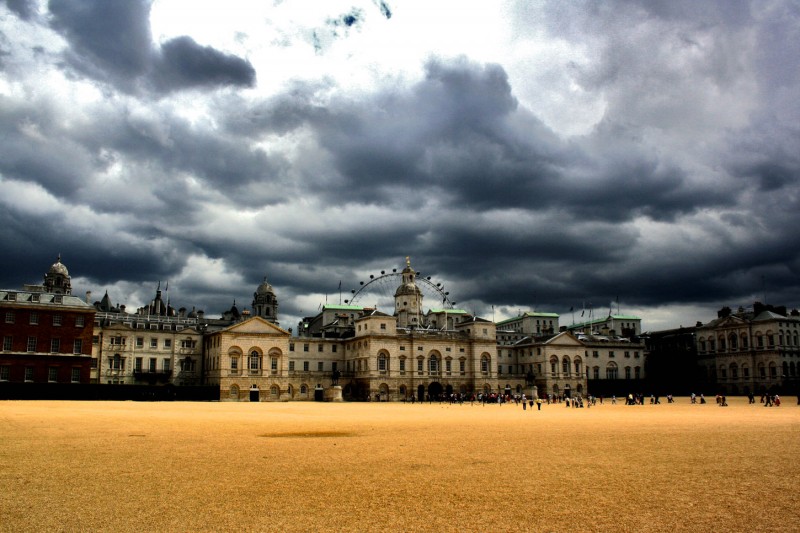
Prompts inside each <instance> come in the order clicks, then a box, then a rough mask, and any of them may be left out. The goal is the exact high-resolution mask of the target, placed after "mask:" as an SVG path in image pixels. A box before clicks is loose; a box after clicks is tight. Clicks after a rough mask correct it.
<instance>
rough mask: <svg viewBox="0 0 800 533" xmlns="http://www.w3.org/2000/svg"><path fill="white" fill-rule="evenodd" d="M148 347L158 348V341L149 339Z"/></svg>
mask: <svg viewBox="0 0 800 533" xmlns="http://www.w3.org/2000/svg"><path fill="white" fill-rule="evenodd" d="M150 347H151V348H158V339H155V338H152V339H150Z"/></svg>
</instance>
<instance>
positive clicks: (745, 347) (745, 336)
mask: <svg viewBox="0 0 800 533" xmlns="http://www.w3.org/2000/svg"><path fill="white" fill-rule="evenodd" d="M747 346H748V345H747V334H745V333H742V349H743V350H746V349H747Z"/></svg>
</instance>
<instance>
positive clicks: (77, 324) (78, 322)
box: [75, 315, 86, 328]
mask: <svg viewBox="0 0 800 533" xmlns="http://www.w3.org/2000/svg"><path fill="white" fill-rule="evenodd" d="M85 323H86V322H85V317H84V316H83V315H78V316H76V317H75V327H76V328H82V327H83V326H84V324H85Z"/></svg>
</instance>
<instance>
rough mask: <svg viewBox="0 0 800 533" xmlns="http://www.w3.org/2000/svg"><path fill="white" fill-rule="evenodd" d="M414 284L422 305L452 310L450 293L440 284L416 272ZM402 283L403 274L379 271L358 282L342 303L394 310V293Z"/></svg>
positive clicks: (394, 270) (392, 271)
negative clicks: (420, 296) (347, 298)
mask: <svg viewBox="0 0 800 533" xmlns="http://www.w3.org/2000/svg"><path fill="white" fill-rule="evenodd" d="M416 274H417V275H416V276H415V279H414V283H416V285H417V287H418V288H419V290H420V291H421V292H422V296H423V299H422V303H423V305H425V306H426V307H428V308H431V309H432V308H440V309H453V307H455V305H456V302H453V301H451V300H450V292H448V291H446V290H445V289H444V286H442V284H441V283H436V282H434V281H432V280H431V277H430V276H428V277H422V275H421V274H420V273H419V272H417V273H416ZM402 283H403V273H402V272H398V271H397V269H396V268H393V269H392V270H391V272H389V271H386V270H381V273H380V274H370V275H369V279H368V280H366V281H360V282H359V286H358V288H357V289H351V290H350V293H351V294H352V296H351V297H350V299H349V300H345V301H344V303H346V304H349V305H360V306H372V305H374V306H375V307H376V308H377V309H380V308H384V309H391V310H392V311H393V310H394V293H395V291H396V290H397V287H399V286H400V285H401V284H402Z"/></svg>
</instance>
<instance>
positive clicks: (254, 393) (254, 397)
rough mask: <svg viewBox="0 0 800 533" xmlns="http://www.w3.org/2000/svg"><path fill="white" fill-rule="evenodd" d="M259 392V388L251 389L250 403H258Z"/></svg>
mask: <svg viewBox="0 0 800 533" xmlns="http://www.w3.org/2000/svg"><path fill="white" fill-rule="evenodd" d="M258 393H259V390H258V387H252V388H251V389H250V401H251V402H257V401H258V400H259V394H258Z"/></svg>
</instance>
